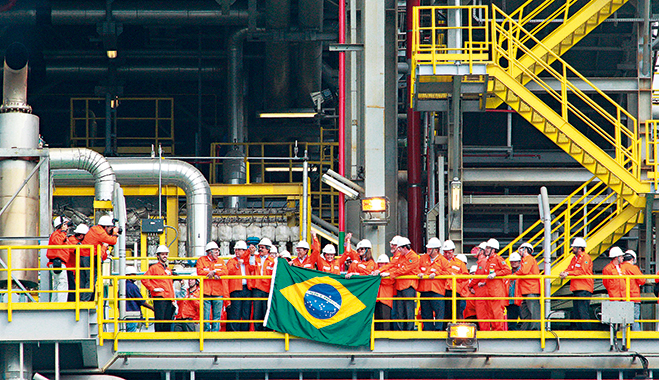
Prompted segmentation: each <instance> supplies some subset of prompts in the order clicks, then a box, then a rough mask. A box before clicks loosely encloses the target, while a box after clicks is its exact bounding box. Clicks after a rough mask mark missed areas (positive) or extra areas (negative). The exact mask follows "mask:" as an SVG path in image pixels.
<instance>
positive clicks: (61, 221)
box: [53, 216, 70, 228]
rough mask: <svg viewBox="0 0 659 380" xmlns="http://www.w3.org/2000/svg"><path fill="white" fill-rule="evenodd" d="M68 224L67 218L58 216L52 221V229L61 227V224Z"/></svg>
mask: <svg viewBox="0 0 659 380" xmlns="http://www.w3.org/2000/svg"><path fill="white" fill-rule="evenodd" d="M68 222H70V220H69V218H67V217H65V216H58V217H57V218H55V220H53V227H55V228H57V227H59V226H61V225H62V224H64V223H68Z"/></svg>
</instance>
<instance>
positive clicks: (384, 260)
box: [378, 253, 389, 264]
mask: <svg viewBox="0 0 659 380" xmlns="http://www.w3.org/2000/svg"><path fill="white" fill-rule="evenodd" d="M388 262H389V256H387V254H386V253H383V254H381V255H380V257H378V264H384V263H388Z"/></svg>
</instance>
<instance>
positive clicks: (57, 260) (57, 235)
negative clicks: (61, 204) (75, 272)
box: [46, 216, 71, 302]
mask: <svg viewBox="0 0 659 380" xmlns="http://www.w3.org/2000/svg"><path fill="white" fill-rule="evenodd" d="M70 222H71V221H70V220H69V219H67V218H65V217H63V216H58V217H57V218H55V220H54V221H53V227H54V228H55V231H53V233H52V234H50V238H49V239H48V245H68V243H69V241H68V239H67V237H66V234H67V232H68V231H69V223H70ZM46 257H47V258H48V260H49V261H48V267H50V268H53V270H52V271H50V272H49V273H50V285H51V286H50V289H51V290H56V291H58V292H57V293H51V294H50V301H51V302H66V300H67V299H68V294H67V291H68V290H69V279H68V276H67V271H66V270H64V271H63V270H62V268H64V269H66V268H67V267H68V266H67V262H68V261H69V248H48V250H47V251H46Z"/></svg>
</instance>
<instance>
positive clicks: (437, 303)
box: [417, 237, 459, 331]
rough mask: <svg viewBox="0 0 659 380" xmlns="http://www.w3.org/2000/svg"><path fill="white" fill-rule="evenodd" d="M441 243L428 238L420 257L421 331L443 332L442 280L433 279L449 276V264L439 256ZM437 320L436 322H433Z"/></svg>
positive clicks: (443, 286)
mask: <svg viewBox="0 0 659 380" xmlns="http://www.w3.org/2000/svg"><path fill="white" fill-rule="evenodd" d="M441 247H442V242H440V241H439V239H437V238H435V237H434V238H430V239H429V240H428V244H426V254H424V255H421V256H420V263H419V278H420V279H421V280H419V286H418V287H417V290H418V291H419V292H421V298H427V299H422V300H421V319H423V320H424V322H423V331H442V330H444V322H442V321H441V319H443V318H444V299H443V298H444V292H445V283H446V280H444V279H435V276H441V275H446V274H449V273H450V272H449V270H448V266H449V262H448V260H446V258H445V257H444V256H442V255H441V254H440V249H441ZM458 317H459V316H458ZM435 320H437V321H435Z"/></svg>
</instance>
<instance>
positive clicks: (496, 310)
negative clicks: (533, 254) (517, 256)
mask: <svg viewBox="0 0 659 380" xmlns="http://www.w3.org/2000/svg"><path fill="white" fill-rule="evenodd" d="M486 245H487V249H486V250H485V254H487V264H486V268H485V269H487V271H488V275H487V281H486V283H487V285H486V287H487V296H488V297H507V296H508V288H507V287H506V284H505V282H504V280H503V279H500V278H497V277H501V276H508V275H510V274H511V273H512V270H511V269H510V267H509V266H508V264H506V261H505V260H504V259H503V257H501V256H499V255H498V251H499V242H498V241H497V240H496V239H490V240H488V241H487V243H486ZM506 302H507V301H506V300H505V299H488V300H487V308H488V316H489V317H490V318H489V319H494V320H495V321H492V322H490V326H491V327H492V330H494V331H504V329H505V327H504V322H503V319H504V310H505V304H506Z"/></svg>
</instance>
